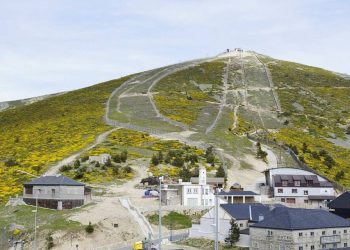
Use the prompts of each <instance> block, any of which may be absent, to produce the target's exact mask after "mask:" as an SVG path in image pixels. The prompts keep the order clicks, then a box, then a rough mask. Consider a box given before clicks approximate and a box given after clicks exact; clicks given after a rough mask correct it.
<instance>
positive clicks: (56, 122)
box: [0, 77, 128, 199]
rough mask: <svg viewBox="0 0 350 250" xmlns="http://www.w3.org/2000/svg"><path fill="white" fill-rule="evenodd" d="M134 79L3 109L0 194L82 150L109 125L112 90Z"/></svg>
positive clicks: (0, 119)
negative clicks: (105, 119)
mask: <svg viewBox="0 0 350 250" xmlns="http://www.w3.org/2000/svg"><path fill="white" fill-rule="evenodd" d="M127 79H128V78H127V77H126V78H121V79H118V80H113V81H110V82H106V83H101V84H98V85H95V86H92V87H88V88H84V89H81V90H77V91H72V92H69V93H66V94H62V95H59V96H54V97H51V98H48V99H45V100H42V101H38V102H35V103H33V104H30V105H26V106H18V107H17V108H14V109H9V110H5V111H3V112H0V131H1V132H0V141H1V144H0V152H1V154H0V199H4V198H6V197H7V196H8V195H13V194H16V193H19V192H20V190H21V186H20V183H23V182H24V181H26V180H28V178H29V177H30V176H28V175H25V174H23V173H20V172H18V170H24V171H27V172H30V173H33V174H40V173H43V172H44V171H45V169H46V168H47V167H48V166H49V165H50V164H52V163H54V162H57V161H59V160H60V159H62V158H64V157H65V156H68V155H70V154H72V153H73V152H76V151H78V150H80V149H82V148H84V147H85V146H87V145H88V144H90V143H91V142H93V141H94V140H95V137H96V135H97V134H99V133H102V132H103V131H106V130H108V128H109V127H108V126H107V125H105V124H104V122H103V120H102V117H103V115H104V111H105V103H106V101H107V100H108V97H109V95H110V93H111V92H112V91H113V90H114V89H115V88H116V87H118V86H119V85H120V84H121V83H123V82H124V81H125V80H127Z"/></svg>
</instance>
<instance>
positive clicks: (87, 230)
mask: <svg viewBox="0 0 350 250" xmlns="http://www.w3.org/2000/svg"><path fill="white" fill-rule="evenodd" d="M94 230H95V229H94V226H93V225H92V224H91V222H89V225H87V226H86V227H85V231H86V232H87V233H88V234H92V233H93V232H94Z"/></svg>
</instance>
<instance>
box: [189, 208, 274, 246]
mask: <svg viewBox="0 0 350 250" xmlns="http://www.w3.org/2000/svg"><path fill="white" fill-rule="evenodd" d="M270 209H271V207H269V206H267V205H263V204H261V203H251V204H248V203H245V204H221V205H220V206H219V211H218V214H219V240H220V241H221V242H224V240H225V238H226V237H227V236H228V233H229V230H230V228H231V225H230V221H231V220H232V219H233V220H235V221H236V223H237V225H238V227H239V229H240V230H241V234H240V240H239V242H238V243H237V245H238V246H242V247H249V245H250V237H249V231H248V229H249V226H250V225H252V224H254V223H256V222H258V221H259V216H261V215H263V214H266V213H268V212H269V210H270ZM214 225H215V207H213V208H212V209H210V210H209V211H208V212H207V213H206V214H204V215H203V216H202V217H201V219H200V224H199V225H196V224H193V225H192V228H191V230H190V237H205V238H208V239H214V237H215V236H214V232H215V227H214Z"/></svg>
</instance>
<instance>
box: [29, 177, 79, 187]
mask: <svg viewBox="0 0 350 250" xmlns="http://www.w3.org/2000/svg"><path fill="white" fill-rule="evenodd" d="M24 186H25V187H26V186H85V184H83V183H80V182H77V181H75V180H72V179H70V178H68V177H66V176H63V175H43V176H40V177H39V178H36V179H33V180H31V181H30V182H27V183H25V184H24Z"/></svg>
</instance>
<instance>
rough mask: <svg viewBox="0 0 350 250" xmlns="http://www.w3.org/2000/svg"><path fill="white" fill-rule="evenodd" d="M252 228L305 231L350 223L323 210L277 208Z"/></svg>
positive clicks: (348, 225) (348, 224)
mask: <svg viewBox="0 0 350 250" xmlns="http://www.w3.org/2000/svg"><path fill="white" fill-rule="evenodd" d="M251 227H257V228H270V229H282V230H305V229H322V228H338V227H350V221H348V220H346V219H343V218H342V217H340V216H338V215H335V214H332V213H330V212H328V211H326V210H321V209H303V208H287V207H276V208H275V209H273V210H272V211H270V212H269V213H266V214H264V220H263V221H260V222H258V223H256V224H254V225H251Z"/></svg>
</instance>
